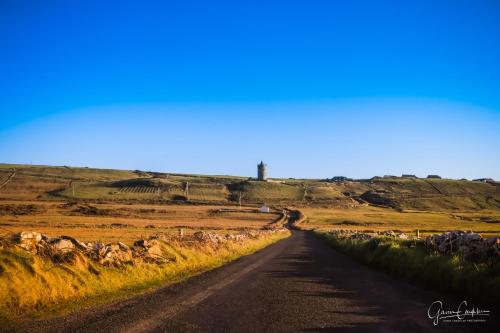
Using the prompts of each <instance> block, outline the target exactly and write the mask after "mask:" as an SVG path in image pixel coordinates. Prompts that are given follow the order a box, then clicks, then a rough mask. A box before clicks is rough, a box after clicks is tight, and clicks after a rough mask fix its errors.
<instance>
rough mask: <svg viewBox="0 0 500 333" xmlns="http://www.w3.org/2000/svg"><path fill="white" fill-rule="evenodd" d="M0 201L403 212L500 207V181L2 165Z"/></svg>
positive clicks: (0, 168) (0, 167)
mask: <svg viewBox="0 0 500 333" xmlns="http://www.w3.org/2000/svg"><path fill="white" fill-rule="evenodd" d="M0 199H4V200H9V199H10V200H30V199H42V200H53V199H65V200H99V201H113V202H127V201H139V202H144V203H148V202H152V203H161V202H188V203H207V204H210V203H212V204H213V203H218V204H234V203H238V202H239V201H240V200H241V202H242V203H243V204H262V203H268V204H273V205H296V206H321V207H336V208H347V207H355V206H359V205H374V206H382V207H390V208H394V209H397V210H430V211H437V210H446V211H454V210H462V211H463V210H485V209H488V210H492V209H493V210H496V209H500V187H499V185H498V183H483V182H474V181H466V180H448V179H412V178H389V179H387V178H373V179H371V180H357V181H346V182H328V181H322V180H306V179H273V180H270V181H268V182H258V181H255V180H251V179H247V178H244V177H232V176H203V175H183V174H169V173H158V172H146V171H138V170H136V171H127V170H110V169H93V168H79V167H66V166H63V167H51V166H30V165H11V164H0Z"/></svg>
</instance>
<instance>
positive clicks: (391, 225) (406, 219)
mask: <svg viewBox="0 0 500 333" xmlns="http://www.w3.org/2000/svg"><path fill="white" fill-rule="evenodd" d="M301 210H302V211H303V213H304V214H305V215H306V216H307V221H306V222H304V223H303V224H302V226H303V227H304V228H318V229H323V230H326V229H357V230H362V229H370V230H396V229H397V230H402V231H405V232H413V231H415V230H417V229H418V230H420V231H421V232H423V233H438V232H444V231H449V230H465V231H469V230H472V231H474V232H477V233H481V234H485V235H500V212H499V211H487V210H485V211H478V212H453V213H450V212H428V211H426V212H423V211H405V212H398V211H395V210H392V209H386V208H378V207H366V206H364V207H358V208H350V209H336V208H304V209H301ZM488 222H489V223H488Z"/></svg>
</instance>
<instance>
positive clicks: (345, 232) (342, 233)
mask: <svg viewBox="0 0 500 333" xmlns="http://www.w3.org/2000/svg"><path fill="white" fill-rule="evenodd" d="M330 234H331V235H333V236H334V237H337V238H349V239H353V240H360V241H366V240H370V239H372V238H379V237H391V238H397V239H409V236H408V235H407V234H405V233H404V232H402V231H393V230H389V231H378V232H376V231H359V230H349V229H337V230H333V231H330Z"/></svg>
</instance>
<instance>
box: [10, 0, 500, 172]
mask: <svg viewBox="0 0 500 333" xmlns="http://www.w3.org/2000/svg"><path fill="white" fill-rule="evenodd" d="M499 22H500V2H498V1H495V0H471V1H457V0H455V1H423V0H419V1H313V0H312V1H311V0H309V1H270V0H268V1H176V2H175V3H174V1H76V0H75V1H51V0H47V1H41V0H40V1H17V0H16V1H9V0H3V1H0V162H8V163H33V164H50V165H73V166H92V167H108V168H121V169H142V170H155V171H165V172H186V173H209V174H233V175H248V176H250V175H254V174H255V172H256V164H257V163H258V162H259V161H260V160H264V161H266V162H267V163H268V164H269V173H270V176H273V177H310V178H322V177H331V176H335V175H345V176H351V177H371V176H374V175H384V174H401V173H415V174H417V175H419V176H426V175H427V174H429V173H432V174H440V175H442V176H446V177H452V178H462V177H466V178H476V177H493V178H496V179H500V24H499Z"/></svg>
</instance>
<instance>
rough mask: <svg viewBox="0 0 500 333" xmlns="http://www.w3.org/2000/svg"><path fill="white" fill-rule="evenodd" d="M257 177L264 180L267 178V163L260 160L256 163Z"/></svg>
mask: <svg viewBox="0 0 500 333" xmlns="http://www.w3.org/2000/svg"><path fill="white" fill-rule="evenodd" d="M257 179H258V180H266V179H267V164H264V162H262V161H260V164H258V165H257Z"/></svg>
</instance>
